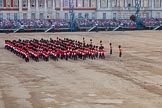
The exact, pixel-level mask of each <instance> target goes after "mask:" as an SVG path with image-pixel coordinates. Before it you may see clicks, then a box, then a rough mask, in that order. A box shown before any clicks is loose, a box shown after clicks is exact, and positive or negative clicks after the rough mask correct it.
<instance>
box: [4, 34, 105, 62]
mask: <svg viewBox="0 0 162 108" xmlns="http://www.w3.org/2000/svg"><path fill="white" fill-rule="evenodd" d="M5 48H6V49H8V50H9V51H11V52H13V53H14V54H16V55H17V56H19V57H21V58H23V59H25V61H26V62H29V58H32V59H33V60H35V61H37V62H38V61H39V59H43V60H45V61H48V60H49V58H51V59H53V60H55V61H58V58H60V59H65V60H68V59H73V60H77V59H83V60H86V59H87V58H90V59H96V58H101V59H104V58H105V50H104V46H103V45H102V41H100V46H95V45H93V44H92V39H90V43H89V44H86V43H85V38H83V42H80V41H76V40H72V39H69V38H64V39H60V38H58V37H57V39H56V40H53V39H52V38H50V40H45V39H41V40H37V39H33V40H21V39H19V40H18V41H16V40H13V41H10V40H6V41H5Z"/></svg>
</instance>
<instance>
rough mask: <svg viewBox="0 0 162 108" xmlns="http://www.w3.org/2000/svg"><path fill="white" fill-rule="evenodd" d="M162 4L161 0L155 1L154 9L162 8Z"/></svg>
mask: <svg viewBox="0 0 162 108" xmlns="http://www.w3.org/2000/svg"><path fill="white" fill-rule="evenodd" d="M160 4H161V3H160V0H154V7H155V8H160V7H161V5H160Z"/></svg>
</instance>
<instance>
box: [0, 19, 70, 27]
mask: <svg viewBox="0 0 162 108" xmlns="http://www.w3.org/2000/svg"><path fill="white" fill-rule="evenodd" d="M52 25H54V26H55V27H57V28H69V26H70V24H69V22H68V21H66V20H61V19H35V20H29V19H22V20H0V29H17V28H20V27H22V26H23V27H25V28H26V29H27V28H30V29H35V28H44V29H47V28H50V27H51V26H52Z"/></svg>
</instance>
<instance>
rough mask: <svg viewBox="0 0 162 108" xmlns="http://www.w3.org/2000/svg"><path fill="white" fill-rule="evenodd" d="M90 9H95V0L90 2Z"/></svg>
mask: <svg viewBox="0 0 162 108" xmlns="http://www.w3.org/2000/svg"><path fill="white" fill-rule="evenodd" d="M91 7H92V8H96V0H91Z"/></svg>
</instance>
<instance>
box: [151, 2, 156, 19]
mask: <svg viewBox="0 0 162 108" xmlns="http://www.w3.org/2000/svg"><path fill="white" fill-rule="evenodd" d="M154 3H155V0H151V17H154V12H155V11H153V10H154Z"/></svg>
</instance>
